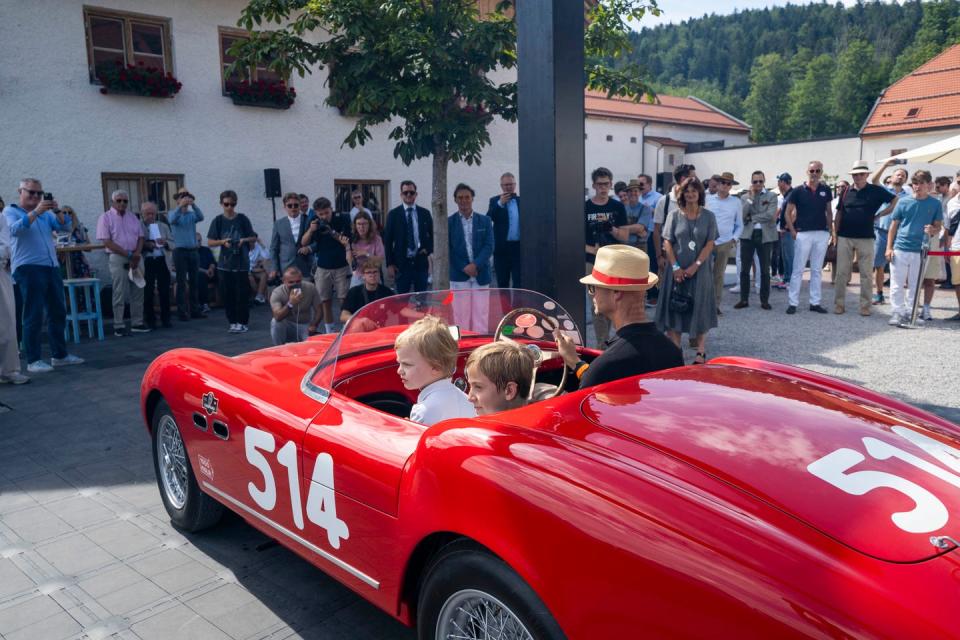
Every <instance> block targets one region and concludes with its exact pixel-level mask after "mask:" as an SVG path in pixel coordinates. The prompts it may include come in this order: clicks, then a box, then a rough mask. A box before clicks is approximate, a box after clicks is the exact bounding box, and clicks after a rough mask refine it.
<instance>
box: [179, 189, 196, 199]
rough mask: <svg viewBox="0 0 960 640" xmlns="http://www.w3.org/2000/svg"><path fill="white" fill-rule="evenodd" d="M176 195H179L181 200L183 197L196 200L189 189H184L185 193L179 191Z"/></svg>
mask: <svg viewBox="0 0 960 640" xmlns="http://www.w3.org/2000/svg"><path fill="white" fill-rule="evenodd" d="M176 197H177V200H180V199H181V198H193V199H194V200H196V198H194V197H193V194H192V193H189V192H187V191H184V192H183V193H178V194H177V196H176Z"/></svg>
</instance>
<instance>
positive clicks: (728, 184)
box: [717, 180, 733, 187]
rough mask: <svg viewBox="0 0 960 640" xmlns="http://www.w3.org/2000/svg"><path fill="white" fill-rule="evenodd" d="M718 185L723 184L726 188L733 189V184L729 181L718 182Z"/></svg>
mask: <svg viewBox="0 0 960 640" xmlns="http://www.w3.org/2000/svg"><path fill="white" fill-rule="evenodd" d="M717 184H722V185H723V186H725V187H732V186H733V183H732V182H730V181H729V180H717Z"/></svg>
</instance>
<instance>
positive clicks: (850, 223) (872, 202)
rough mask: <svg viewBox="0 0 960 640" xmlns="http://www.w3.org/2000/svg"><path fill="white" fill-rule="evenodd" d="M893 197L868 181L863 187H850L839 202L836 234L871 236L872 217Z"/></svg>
mask: <svg viewBox="0 0 960 640" xmlns="http://www.w3.org/2000/svg"><path fill="white" fill-rule="evenodd" d="M895 197H896V196H894V195H893V194H892V193H890V192H889V191H887V190H886V189H884V188H883V187H878V186H877V185H875V184H869V183H868V184H867V185H866V186H864V187H863V189H854V188H853V187H850V188H849V189H847V192H846V193H845V194H844V196H843V201H842V202H841V204H840V211H841V214H840V229H839V231H837V235H838V236H842V237H844V238H872V237H873V217H874V216H875V215H877V211H879V210H880V208H881V207H882V206H883V205H885V204H887V203H888V202H890V201H891V200H893V199H894V198H895Z"/></svg>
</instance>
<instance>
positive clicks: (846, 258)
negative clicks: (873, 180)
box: [833, 160, 899, 316]
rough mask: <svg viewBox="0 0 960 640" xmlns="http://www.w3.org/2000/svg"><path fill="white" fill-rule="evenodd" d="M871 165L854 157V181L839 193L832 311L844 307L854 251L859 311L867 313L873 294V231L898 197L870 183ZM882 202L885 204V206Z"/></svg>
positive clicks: (894, 205)
mask: <svg viewBox="0 0 960 640" xmlns="http://www.w3.org/2000/svg"><path fill="white" fill-rule="evenodd" d="M869 175H870V167H869V165H868V164H867V161H866V160H857V161H856V162H854V163H853V167H851V169H850V176H851V177H852V178H853V184H852V185H851V186H850V187H848V188H847V190H846V191H845V192H843V193H841V194H840V196H839V198H840V199H839V200H838V204H837V216H836V218H835V220H834V227H835V229H836V243H837V281H836V286H835V288H834V304H833V312H834V313H843V312H844V311H845V310H846V309H845V306H846V294H847V284H848V283H849V282H850V273H851V271H852V269H853V253H854V251H856V253H857V264H858V267H859V269H860V315H862V316H869V315H870V303H871V299H872V296H873V279H872V278H871V272H872V270H873V264H874V262H873V259H874V253H873V252H874V242H875V238H874V233H873V226H874V224H876V220H878V219H879V218H881V217H883V216H886V215H887V214H889V213H891V212H892V211H893V210H894V208H895V207H896V206H897V202H898V201H899V198H898V197H897V196H895V195H894V194H893V193H891V192H889V191H887V190H886V189H884V188H883V187H878V186H877V185H875V184H870V183H869V182H868V181H867V177H868V176H869ZM884 205H886V206H885V207H884Z"/></svg>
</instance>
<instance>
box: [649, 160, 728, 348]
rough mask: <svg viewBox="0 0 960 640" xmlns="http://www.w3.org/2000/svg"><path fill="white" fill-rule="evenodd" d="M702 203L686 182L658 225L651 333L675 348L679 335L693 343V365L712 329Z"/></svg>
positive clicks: (706, 216)
mask: <svg viewBox="0 0 960 640" xmlns="http://www.w3.org/2000/svg"><path fill="white" fill-rule="evenodd" d="M704 199H705V194H704V190H703V184H702V183H701V182H700V181H699V180H698V179H697V178H693V177H690V178H686V179H685V180H684V181H683V182H682V183H681V185H680V193H679V195H678V197H677V203H678V204H679V205H680V208H679V209H677V210H674V211H671V212H670V213H669V214H668V215H667V219H666V220H665V221H664V224H663V250H664V255H665V256H666V266H665V267H664V274H665V277H663V278H661V284H660V287H661V291H660V298H659V300H658V301H657V311H656V322H657V328H658V329H660V330H661V331H666V333H667V335H668V336H669V337H670V339H671V340H673V342H674V344H676V345H677V346H678V347H679V346H680V336H681V334H683V333H686V334H689V335H690V338H691V341H694V340H695V341H696V349H697V355H696V358H695V359H694V361H693V363H694V364H703V363H704V362H706V360H707V349H706V340H707V332H708V331H709V330H710V329H712V328H714V327H716V326H717V298H716V295H715V294H714V291H713V286H714V285H713V262H712V258H711V254H712V253H713V246H714V243H715V241H716V239H717V219H716V218H715V217H714V215H713V213H712V212H710V211H709V210H708V209H704V208H703V204H704ZM671 273H672V277H670V276H671Z"/></svg>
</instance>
